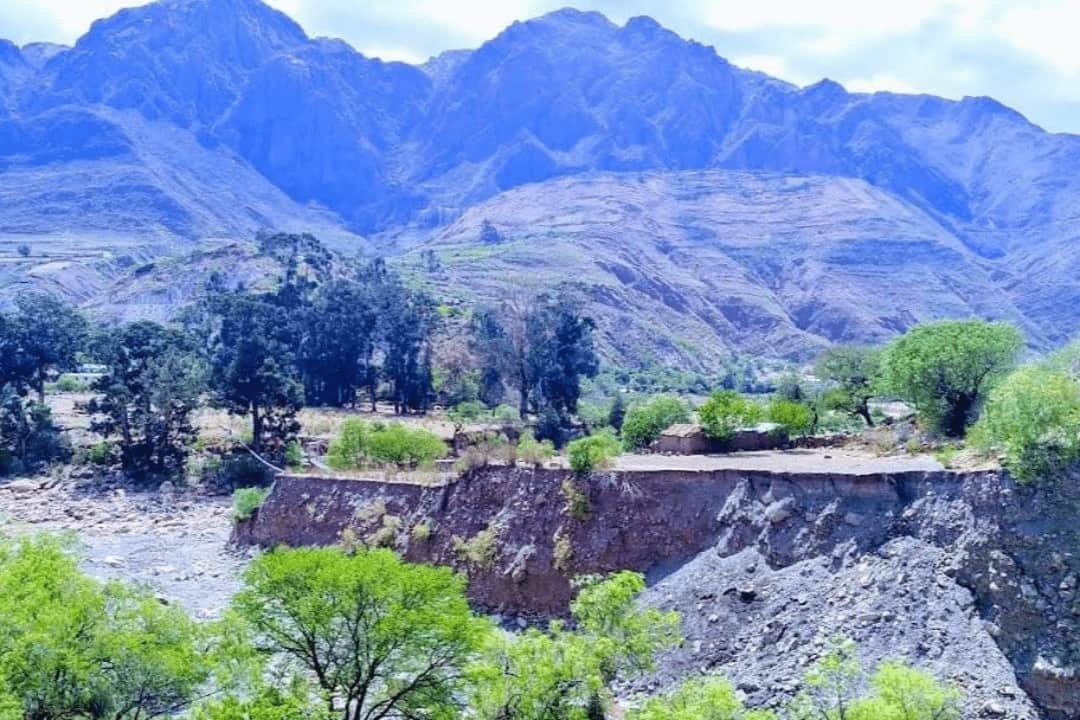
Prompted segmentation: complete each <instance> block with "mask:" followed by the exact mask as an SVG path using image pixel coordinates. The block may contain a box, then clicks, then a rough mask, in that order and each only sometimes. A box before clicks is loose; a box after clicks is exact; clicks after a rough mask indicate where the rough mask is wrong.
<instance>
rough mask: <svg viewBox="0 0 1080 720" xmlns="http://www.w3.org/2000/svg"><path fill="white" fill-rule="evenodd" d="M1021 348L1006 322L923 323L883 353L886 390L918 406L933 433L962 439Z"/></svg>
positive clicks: (1018, 333)
mask: <svg viewBox="0 0 1080 720" xmlns="http://www.w3.org/2000/svg"><path fill="white" fill-rule="evenodd" d="M1022 346H1023V338H1022V337H1021V336H1020V332H1019V331H1018V330H1017V329H1016V328H1015V327H1013V326H1012V325H1008V324H1005V323H987V322H983V321H981V320H966V321H949V322H939V323H931V324H928V325H919V326H917V327H914V328H912V329H911V330H909V331H908V332H907V333H906V334H904V335H903V336H901V337H900V338H898V339H897V340H895V341H893V343H892V344H891V345H889V347H888V349H887V350H886V351H885V354H884V356H883V358H882V361H881V385H882V386H883V387H882V389H884V390H885V391H887V392H890V393H894V394H896V395H898V396H899V397H901V398H903V399H904V400H907V401H908V402H910V403H912V404H913V405H915V407H916V408H917V409H918V411H919V414H920V415H921V416H922V418H923V420H924V421H925V422H926V423H927V425H929V426H930V427H932V428H933V429H935V430H940V431H941V432H943V433H945V434H946V435H950V436H953V437H961V436H963V435H964V432H965V431H966V430H967V427H968V425H969V424H970V423H971V422H972V420H973V419H974V418H975V415H976V413H977V412H978V409H979V406H980V404H981V403H982V401H983V399H984V398H985V396H986V393H987V392H988V391H989V390H990V389H991V388H992V387H993V386H994V384H995V383H996V382H997V381H999V380H1000V379H1001V378H1002V377H1004V375H1005V374H1006V373H1008V372H1009V371H1010V370H1011V369H1012V368H1013V364H1014V363H1015V361H1016V356H1017V354H1018V353H1019V352H1020V348H1021V347H1022Z"/></svg>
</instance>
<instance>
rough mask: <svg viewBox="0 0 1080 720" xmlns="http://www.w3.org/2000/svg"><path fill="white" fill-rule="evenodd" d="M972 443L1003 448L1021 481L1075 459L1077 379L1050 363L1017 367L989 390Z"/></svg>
mask: <svg viewBox="0 0 1080 720" xmlns="http://www.w3.org/2000/svg"><path fill="white" fill-rule="evenodd" d="M969 437H970V439H971V441H972V443H973V444H974V445H976V446H979V447H982V448H984V449H986V450H998V451H1000V452H1001V453H1003V456H1004V457H1003V461H1004V464H1005V466H1006V467H1007V468H1008V469H1009V470H1010V472H1012V473H1013V475H1015V476H1016V477H1017V479H1019V480H1021V481H1023V482H1030V481H1032V480H1035V479H1037V478H1040V477H1043V478H1047V477H1052V476H1054V475H1056V474H1058V473H1060V472H1061V471H1063V470H1064V469H1065V468H1066V467H1068V466H1069V465H1071V464H1073V463H1076V462H1077V461H1080V382H1078V381H1077V380H1075V379H1073V378H1072V377H1070V376H1069V375H1068V374H1066V373H1065V372H1063V371H1061V370H1056V369H1053V368H1052V367H1044V366H1031V367H1025V368H1021V369H1019V370H1017V371H1016V372H1014V373H1012V374H1011V375H1009V376H1008V377H1007V378H1006V379H1005V380H1003V381H1002V382H1001V383H1000V384H999V385H998V386H997V387H995V388H994V389H993V390H992V391H991V392H990V397H989V398H988V399H987V401H986V406H985V407H984V408H983V412H982V417H981V418H980V419H979V422H978V423H976V425H975V426H974V427H973V428H972V431H971V433H970V435H969Z"/></svg>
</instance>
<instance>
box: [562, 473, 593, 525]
mask: <svg viewBox="0 0 1080 720" xmlns="http://www.w3.org/2000/svg"><path fill="white" fill-rule="evenodd" d="M561 489H562V494H563V497H564V498H565V499H566V505H565V506H564V507H563V511H564V512H565V513H566V514H567V515H572V516H573V517H575V518H577V519H578V520H585V519H586V518H588V517H589V512H590V511H591V510H592V507H591V506H590V505H589V496H588V495H586V494H585V493H584V492H582V490H581V488H579V487H578V486H577V485H576V484H575V483H574V481H573V480H571V479H570V478H566V479H565V480H563V481H562V486H561Z"/></svg>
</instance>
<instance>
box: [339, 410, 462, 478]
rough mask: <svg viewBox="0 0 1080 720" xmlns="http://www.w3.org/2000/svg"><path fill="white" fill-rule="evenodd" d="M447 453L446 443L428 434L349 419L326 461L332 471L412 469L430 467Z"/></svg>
mask: <svg viewBox="0 0 1080 720" xmlns="http://www.w3.org/2000/svg"><path fill="white" fill-rule="evenodd" d="M446 453H447V447H446V443H444V442H443V441H442V440H440V439H439V437H438V436H437V435H435V434H434V433H433V432H431V431H429V430H424V429H423V428H410V427H407V426H405V425H403V424H401V423H389V424H386V423H381V422H377V423H369V422H367V421H365V420H361V419H359V418H349V419H348V420H346V421H345V422H344V423H342V426H341V434H340V435H339V436H338V437H337V439H335V440H334V441H333V442H331V443H330V449H329V451H328V453H327V458H326V461H327V463H328V464H329V465H330V467H332V468H334V469H335V470H355V469H359V468H364V467H369V466H371V465H394V466H409V467H415V466H417V465H426V464H429V463H432V462H434V461H435V460H436V459H438V458H441V457H445V456H446Z"/></svg>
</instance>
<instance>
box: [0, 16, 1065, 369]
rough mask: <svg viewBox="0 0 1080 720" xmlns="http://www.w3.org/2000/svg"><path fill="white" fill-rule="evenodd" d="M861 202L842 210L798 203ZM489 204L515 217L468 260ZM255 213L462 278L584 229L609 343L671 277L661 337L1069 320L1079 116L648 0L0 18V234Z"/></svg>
mask: <svg viewBox="0 0 1080 720" xmlns="http://www.w3.org/2000/svg"><path fill="white" fill-rule="evenodd" d="M792 183H794V185H792ZM789 186H790V187H789ZM643 187H647V188H649V191H648V192H649V193H652V195H649V199H648V200H647V201H645V200H643V199H642V196H641V192H642V188H643ZM785 188H787V190H785ZM792 188H795V189H792ZM798 188H803V190H799V189H798ZM811 190H812V191H811ZM784 193H787V194H786V195H785V194H784ZM654 196H655V197H654ZM583 198H586V199H583ZM703 198H706V199H707V198H712V200H710V201H709V202H706V201H705V200H703ZM526 202H527V203H529V205H528V206H525V205H523V203H526ZM582 203H588V204H587V207H588V208H589V209H590V210H591V212H581V209H582V207H585V206H583V205H582ZM853 203H854V206H855V207H859V208H861V209H860V211H859V213H858V214H857V216H856V217H852V218H851V219H850V221H846V222H831V221H830V222H826V221H822V222H816V221H815V222H810V223H809V224H807V218H816V217H819V216H822V215H823V214H824V216H827V217H831V218H835V217H838V216H839V214H843V213H844V212H847V211H848V210H850V208H851V207H853ZM811 204H812V205H811ZM833 210H835V211H836V212H832V211H833ZM569 216H574V217H577V218H578V219H577V220H576V221H575V223H573V226H572V227H569V226H568V225H567V223H566V222H565V219H566V218H567V217H569ZM705 218H707V219H708V221H707V222H706V221H705V220H704V219H705ZM484 221H489V224H490V223H492V222H493V223H495V225H496V226H499V227H501V229H502V230H503V232H502V235H503V236H504V237H505V238H506V240H507V242H506V243H505V244H504V246H503V247H502V248H501V249H500V250H499V252H497V253H492V252H487V251H485V252H486V255H485V257H486V258H487V261H484V262H476V263H473V264H472V265H470V266H468V268H466V267H465V266H464V265H463V264H462V263H461V262H458V261H459V260H461V258H462V257H464V256H463V255H462V254H461V253H462V252H463V250H462V248H463V247H465V246H468V245H470V244H475V245H477V246H481V247H486V245H485V244H484V243H482V242H481V241H480V239H479V238H480V235H481V233H480V227H481V226H482V225H483V223H484ZM649 223H652V225H649ZM613 225H614V226H615V227H618V226H619V225H622V226H624V227H625V228H627V231H626V233H625V236H623V237H620V235H619V233H618V232H612V231H611V228H612V226H613ZM804 226H805V227H804ZM268 227H274V228H282V229H310V230H312V231H314V232H316V234H320V233H327V234H335V233H336V237H338V238H339V240H341V242H346V243H347V242H351V241H355V242H356V243H357V244H358V245H363V246H364V247H367V248H371V247H376V248H380V249H381V251H383V252H387V253H390V254H394V253H397V254H404V255H406V256H408V254H409V253H412V252H418V251H419V249H421V248H433V249H436V250H438V251H439V252H441V253H443V255H444V256H445V260H446V263H444V265H445V267H444V270H443V277H442V280H440V282H445V283H446V284H447V285H451V286H462V287H464V288H465V289H466V290H467V291H468V292H472V293H475V294H479V295H485V293H486V294H492V293H494V292H495V291H496V290H497V285H498V282H497V277H496V276H498V277H502V276H506V275H507V273H509V274H510V275H513V273H514V272H515V271H517V272H524V273H528V272H529V270H528V268H529V267H530V265H529V264H528V263H535V262H537V259H536V258H535V257H534V256H533V255H534V253H533V251H534V250H535V248H536V245H537V243H540V242H543V241H542V239H541V238H544V237H548V238H551V237H553V236H558V237H557V238H556V239H555V240H553V241H552V242H562V241H567V242H569V243H570V245H569V246H567V247H568V248H569V249H572V247H577V248H579V249H587V250H588V252H583V253H579V254H574V253H572V252H569V250H568V251H567V252H566V253H563V254H562V255H561V256H560V257H561V261H560V262H562V263H569V264H570V265H572V266H574V267H580V268H581V269H582V271H581V272H573V271H571V272H569V273H567V272H566V268H565V267H563V268H562V269H561V270H559V271H558V272H556V273H554V274H553V276H554V275H558V274H562V275H564V276H565V275H567V274H569V275H570V276H575V277H578V278H580V279H581V281H582V282H583V283H584V284H585V287H584V288H583V291H584V292H586V293H587V294H588V295H590V296H591V297H592V299H593V300H603V299H604V297H605V294H604V292H603V288H604V287H609V286H610V289H612V290H613V291H616V290H617V292H616V293H615V297H614V298H613V299H611V301H610V305H611V308H612V310H611V312H612V313H613V314H612V316H611V317H610V318H608V322H607V324H606V325H604V329H605V332H607V333H609V335H610V337H611V339H612V342H613V346H614V345H617V344H618V343H616V342H614V341H615V339H616V336H617V335H619V331H618V330H617V326H618V323H619V322H623V321H624V320H625V319H624V320H620V319H619V317H618V315H619V313H620V312H621V311H627V312H629V311H630V310H633V311H634V312H641V311H642V309H643V308H644V309H645V312H646V313H647V314H648V308H649V306H650V302H651V301H650V300H649V298H651V299H652V301H657V302H659V303H660V304H664V303H663V301H662V300H658V298H660V297H661V296H663V295H664V294H665V293H664V292H661V291H657V290H656V288H657V287H659V286H667V287H669V288H671V292H670V293H667V295H668V296H669V300H672V302H674V303H675V306H674V307H672V306H671V304H670V303H669V304H665V305H664V306H665V307H666V308H667V309H668V310H666V311H665V312H667V311H670V312H671V313H673V314H679V315H680V316H682V317H684V318H690V319H692V320H693V322H690V321H689V320H688V321H687V322H688V323H689V324H686V323H683V325H685V327H684V328H683V330H681V331H680V333H681V335H679V336H678V337H674V336H672V335H671V334H670V333H660V334H659V337H662V338H663V343H662V344H661V345H659V346H655V343H654V346H655V347H654V350H656V353H655V354H656V357H657V359H663V358H662V357H661V356H670V355H675V356H679V357H682V358H683V359H684V360H686V359H688V358H690V357H691V356H692V355H694V354H695V353H697V354H701V353H704V354H705V355H709V354H710V353H713V352H719V351H720V350H722V349H742V350H755V351H764V352H767V351H769V350H770V348H771V349H773V350H775V351H776V353H775V354H780V355H799V354H800V353H805V352H807V351H808V349H811V348H813V347H816V346H819V345H822V344H825V343H828V342H831V341H834V340H840V339H847V340H871V339H878V338H880V337H885V336H888V335H889V334H891V333H893V332H896V331H898V330H900V329H903V327H905V326H907V325H910V324H911V323H912V322H916V321H919V320H924V319H927V318H929V317H936V316H943V315H958V314H959V315H964V314H979V315H990V316H995V317H1004V318H1009V319H1012V320H1014V321H1016V322H1019V323H1021V324H1022V325H1024V327H1025V329H1026V330H1027V331H1028V334H1029V337H1030V338H1031V339H1032V342H1033V344H1034V345H1036V346H1039V345H1050V344H1054V343H1057V342H1060V341H1062V340H1064V339H1065V338H1067V337H1068V336H1070V335H1071V334H1073V333H1074V332H1076V331H1077V330H1078V329H1080V311H1078V307H1080V280H1077V278H1078V277H1080V273H1078V272H1077V271H1078V270H1080V250H1078V249H1077V248H1078V243H1077V240H1078V239H1080V137H1078V136H1073V135H1066V134H1052V133H1048V132H1045V131H1043V130H1042V129H1040V128H1039V127H1037V126H1035V125H1033V124H1032V123H1030V122H1028V121H1027V120H1026V119H1025V118H1024V117H1023V116H1022V115H1021V114H1019V113H1018V112H1016V111H1014V110H1012V109H1009V108H1007V107H1005V106H1003V105H1001V104H1000V103H998V102H996V101H994V100H992V99H990V98H984V97H969V98H964V99H962V100H959V101H954V100H946V99H942V98H939V97H933V96H928V95H900V94H893V93H875V94H859V93H849V92H847V91H846V90H845V89H844V88H843V87H841V86H840V85H839V84H837V83H835V82H832V81H829V80H823V81H821V82H819V83H817V84H814V85H811V86H809V87H804V88H800V87H796V86H793V85H791V84H788V83H785V82H783V81H780V80H777V79H774V78H771V77H768V76H766V75H764V74H761V73H758V72H752V71H748V70H744V69H740V68H738V67H735V66H733V65H732V64H731V63H729V62H728V61H726V60H725V59H724V58H723V57H721V56H720V55H719V54H717V52H716V50H714V49H713V48H712V47H708V46H705V45H701V44H699V43H696V42H693V41H688V40H685V39H683V38H681V37H679V36H678V35H676V34H675V33H673V32H671V31H669V30H666V29H665V28H663V27H661V26H660V25H659V24H657V23H656V22H655V21H654V20H652V19H650V18H647V17H638V18H633V19H631V20H629V21H628V22H627V23H626V24H625V25H622V26H620V25H617V24H615V23H613V22H611V21H609V20H608V19H607V18H605V17H604V16H603V15H601V14H598V13H593V12H579V11H576V10H572V9H565V10H560V11H557V12H554V13H551V14H549V15H545V16H543V17H540V18H537V19H533V20H528V21H524V22H517V23H514V24H513V25H511V26H510V27H508V28H507V29H506V30H504V31H503V32H502V33H501V34H499V35H498V36H497V37H495V38H493V39H492V40H490V41H489V42H487V43H485V44H483V45H482V46H481V47H479V48H477V49H475V50H467V51H452V52H447V53H444V54H442V55H440V56H438V57H436V58H433V59H431V60H430V61H429V62H427V63H425V64H423V65H419V66H414V65H408V64H404V63H398V62H383V61H381V60H378V59H374V58H368V57H365V56H364V55H362V54H361V53H359V52H357V51H355V50H354V49H352V48H351V47H350V46H349V45H347V44H346V43H344V42H342V41H339V40H330V39H325V38H311V37H308V36H307V34H306V33H305V32H304V31H303V29H302V28H301V27H300V26H299V25H297V24H296V23H295V22H293V21H292V20H291V19H289V18H288V17H287V16H286V15H284V14H282V13H281V12H278V11H276V10H274V9H272V8H270V7H268V6H267V5H265V4H263V3H262V2H259V1H258V0H160V1H159V2H155V3H152V4H150V5H147V6H144V7H139V8H134V9H128V10H122V11H120V12H119V13H117V14H116V15H114V16H112V17H110V18H107V19H103V20H99V21H97V22H95V23H94V24H93V26H92V27H91V28H90V30H89V32H87V33H86V35H84V36H83V37H82V38H80V39H79V40H78V42H77V43H76V44H75V46H74V47H70V48H67V47H59V46H54V45H47V44H34V45H28V46H25V47H17V46H15V45H14V44H12V43H9V42H6V41H0V235H5V236H10V237H16V236H17V237H27V236H29V237H33V236H57V235H62V236H65V237H69V238H72V240H71V242H78V239H79V238H84V237H94V238H95V239H96V240H97V241H100V240H101V239H102V238H106V239H107V238H109V237H113V236H115V237H118V238H119V237H124V238H129V239H130V238H150V239H155V240H161V241H168V242H172V243H183V242H185V241H190V240H208V239H214V238H235V237H242V236H248V235H250V234H251V233H253V232H254V231H255V230H257V229H260V228H268ZM650 228H652V229H651V230H650ZM800 228H802V229H800ZM901 241H903V243H905V244H904V245H903V246H902V247H901V249H900V250H897V249H896V243H898V242H901ZM916 241H917V242H918V243H921V244H919V245H917V247H918V248H920V249H919V250H918V251H917V252H914V251H912V252H909V251H910V250H911V249H912V248H913V247H916V246H914V245H911V244H910V243H912V242H916ZM665 244H666V245H667V246H669V248H668V251H667V252H664V246H665ZM571 246H572V247H571ZM559 247H562V246H561V245H560V246H559ZM657 248H659V250H657ZM702 248H705V250H703V249H702ZM905 248H906V249H905ZM489 250H490V248H489ZM654 251H655V252H656V253H658V254H657V255H656V257H655V258H653V257H652V253H653V252H654ZM680 252H681V253H684V254H685V253H690V256H691V257H690V259H689V260H687V259H685V258H684V259H683V260H679V256H678V253H680ZM455 253H457V254H456V255H455ZM695 253H697V255H695ZM702 253H706V254H702ZM708 253H711V254H708ZM673 254H674V256H675V257H674V259H673ZM620 256H621V257H622V259H619V257H620ZM706 256H707V257H709V262H710V263H715V264H712V265H709V264H705V263H703V262H699V261H696V260H694V259H693V258H694V257H700V258H704V257H706ZM888 258H892V260H888ZM800 261H801V264H797V263H799V262H800ZM665 262H670V263H671V264H672V267H670V268H667V267H663V265H664V263H665ZM883 262H886V266H884V267H883V266H882V263H883ZM575 264H576V265H575ZM617 266H618V267H624V268H627V270H626V271H617V270H616V269H615V268H616V267H617ZM852 266H864V267H871V268H874V270H873V272H869V273H862V274H861V275H860V277H861V278H862V279H861V280H860V279H852V277H853V276H852V275H851V274H850V273H849V272H848V271H849V270H850V268H851V267H852ZM484 272H488V273H490V274H491V276H490V277H489V276H488V275H483V273H484ZM710 272H712V276H711V277H725V276H726V277H729V278H730V282H728V283H727V285H724V286H718V287H713V286H712V285H710V276H708V274H709V273H710ZM470 273H472V274H470ZM476 273H479V275H477V274H476ZM620 273H621V276H620ZM540 275H543V273H540ZM691 281H693V282H691ZM912 283H915V284H917V285H921V286H922V289H923V291H922V292H921V294H920V292H919V287H911V285H912ZM706 286H708V287H706ZM650 288H651V289H650ZM725 288H728V289H730V292H729V291H727V290H725ZM718 294H719V297H718ZM676 297H680V298H681V300H674V298H676ZM883 297H884V298H887V299H888V302H890V303H893V304H896V305H902V306H903V307H897V308H896V310H897V312H894V313H891V314H890V313H889V312H886V310H885V309H882V308H881V307H878V305H880V304H881V298H883ZM680 303H681V305H682V309H680V308H679V305H680ZM743 305H746V306H748V307H751V310H752V311H747V313H744V314H745V315H746V317H742V318H740V316H739V315H740V312H742V311H740V310H738V308H739V307H741V306H743ZM863 305H865V306H867V307H868V308H869V309H868V310H865V311H864V310H863V309H861V308H862V306H863ZM732 308H735V310H732ZM725 311H727V312H725ZM654 320H656V321H657V322H659V323H660V324H662V325H664V326H665V327H668V326H670V325H671V322H669V321H668V320H662V319H661V320H657V318H655V317H654ZM635 322H637V321H636V320H635V321H632V322H631V325H633V326H634V327H635V328H636V329H637V330H638V331H640V333H639V334H640V335H641V336H642V337H646V336H650V332H649V324H648V323H645V324H642V323H644V322H645V321H642V322H638V323H637V324H636V325H634V323H635ZM710 333H711V334H710ZM634 336H635V334H634V333H630V334H629V335H627V337H634ZM732 338H736V339H735V340H732ZM738 338H744V339H738ZM680 341H682V342H683V343H684V344H685V343H689V344H690V345H691V346H695V349H694V350H690V349H686V348H685V347H683V346H682V345H680ZM648 342H653V341H652V340H648ZM680 348H682V349H680Z"/></svg>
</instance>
